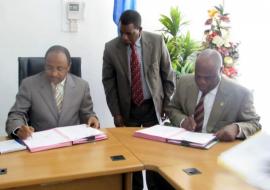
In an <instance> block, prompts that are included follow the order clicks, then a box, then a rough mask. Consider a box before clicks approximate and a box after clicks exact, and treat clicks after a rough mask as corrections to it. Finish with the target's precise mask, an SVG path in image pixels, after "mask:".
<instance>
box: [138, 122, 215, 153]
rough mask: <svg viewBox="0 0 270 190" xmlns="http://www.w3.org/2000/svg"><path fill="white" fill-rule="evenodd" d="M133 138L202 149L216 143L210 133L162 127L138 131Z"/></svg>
mask: <svg viewBox="0 0 270 190" xmlns="http://www.w3.org/2000/svg"><path fill="white" fill-rule="evenodd" d="M134 136H135V137H141V138H146V139H150V140H156V141H161V142H168V143H173V144H180V145H184V146H190V147H196V148H204V149H208V148H210V147H211V146H213V145H214V144H215V143H216V142H217V141H216V137H215V136H214V135H213V134H210V133H197V132H191V131H187V130H185V129H183V128H179V127H170V126H162V125H155V126H153V127H149V128H144V129H141V130H138V131H136V132H135V133H134Z"/></svg>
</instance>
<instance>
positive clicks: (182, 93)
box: [169, 75, 261, 137]
mask: <svg viewBox="0 0 270 190" xmlns="http://www.w3.org/2000/svg"><path fill="white" fill-rule="evenodd" d="M198 93H199V89H198V87H197V85H196V83H195V79H194V75H186V76H181V77H180V79H179V80H178V81H177V87H176V93H175V94H174V96H173V98H172V101H171V103H170V105H169V118H170V120H171V122H172V124H173V125H175V126H179V124H180V122H181V121H182V119H184V118H185V117H186V116H190V115H192V114H194V111H195V107H196V103H197V98H198ZM259 119H260V117H259V116H258V115H257V114H256V112H255V108H254V106H253V96H252V93H251V92H250V91H249V90H247V89H246V88H244V87H243V86H240V85H239V84H237V83H235V82H234V81H232V80H230V79H228V78H227V77H224V76H222V78H221V82H220V85H219V87H218V91H217V94H216V97H215V100H214V104H213V107H212V110H211V113H210V116H209V120H208V123H207V128H206V129H207V132H209V133H213V132H216V131H218V130H219V129H221V128H222V127H224V126H226V125H229V124H232V123H235V124H237V125H238V126H239V127H241V129H242V131H243V133H244V135H245V137H247V136H250V135H252V134H254V133H255V132H256V131H258V130H260V129H261V125H260V124H259Z"/></svg>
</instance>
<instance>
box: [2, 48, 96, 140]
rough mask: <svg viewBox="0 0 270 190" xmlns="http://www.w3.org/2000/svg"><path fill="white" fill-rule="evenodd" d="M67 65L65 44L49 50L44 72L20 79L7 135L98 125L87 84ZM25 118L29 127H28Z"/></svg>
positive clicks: (22, 137)
mask: <svg viewBox="0 0 270 190" xmlns="http://www.w3.org/2000/svg"><path fill="white" fill-rule="evenodd" d="M70 64H71V59H70V54H69V51H68V50H67V49H66V48H65V47H62V46H58V45H57V46H52V47H51V48H49V49H48V51H47V52H46V55H45V71H44V72H41V73H38V74H36V75H34V76H31V77H28V78H26V79H24V80H23V81H22V84H21V86H20V89H19V92H18V94H17V96H16V102H15V104H14V105H13V106H12V108H11V110H10V111H9V114H8V119H7V121H6V131H7V133H8V135H11V136H17V137H18V138H20V139H26V138H27V137H29V136H31V133H32V132H33V131H42V130H46V129H50V128H54V127H60V126H68V125H76V124H80V123H87V124H88V125H89V126H91V127H94V128H99V121H98V119H97V117H96V114H95V112H94V111H93V102H92V99H91V96H90V90H89V85H88V83H87V82H86V81H84V80H83V79H81V78H79V77H76V76H75V75H72V74H70V73H69V70H70ZM29 113H30V114H29ZM27 118H29V119H30V120H31V125H32V126H28V124H27Z"/></svg>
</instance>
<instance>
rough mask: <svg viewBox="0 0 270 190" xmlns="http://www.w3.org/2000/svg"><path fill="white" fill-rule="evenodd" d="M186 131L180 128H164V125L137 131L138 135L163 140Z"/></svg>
mask: <svg viewBox="0 0 270 190" xmlns="http://www.w3.org/2000/svg"><path fill="white" fill-rule="evenodd" d="M183 130H184V129H182V128H179V127H169V126H162V125H155V126H153V127H148V128H145V129H141V130H138V131H136V133H140V134H143V135H151V136H157V137H162V138H166V139H167V138H170V137H171V136H172V135H175V134H177V133H178V132H179V131H183Z"/></svg>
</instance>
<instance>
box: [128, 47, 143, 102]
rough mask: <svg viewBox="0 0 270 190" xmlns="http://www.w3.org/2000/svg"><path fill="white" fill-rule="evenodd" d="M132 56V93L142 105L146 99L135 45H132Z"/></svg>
mask: <svg viewBox="0 0 270 190" xmlns="http://www.w3.org/2000/svg"><path fill="white" fill-rule="evenodd" d="M130 47H131V57H130V70H131V93H132V101H133V103H134V104H136V105H138V106H139V105H141V103H142V102H143V100H144V97H143V89H142V79H141V65H140V62H139V58H138V55H137V53H136V50H135V45H134V44H132V45H130Z"/></svg>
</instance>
